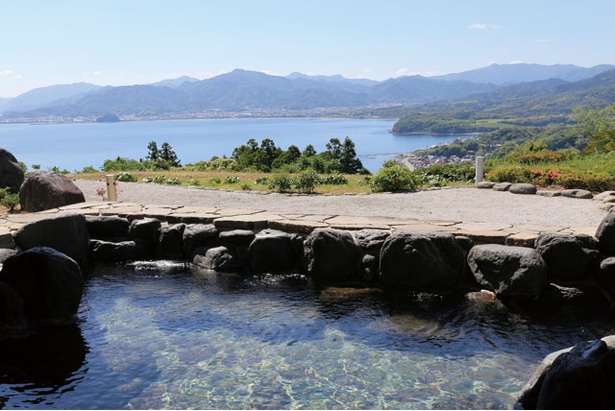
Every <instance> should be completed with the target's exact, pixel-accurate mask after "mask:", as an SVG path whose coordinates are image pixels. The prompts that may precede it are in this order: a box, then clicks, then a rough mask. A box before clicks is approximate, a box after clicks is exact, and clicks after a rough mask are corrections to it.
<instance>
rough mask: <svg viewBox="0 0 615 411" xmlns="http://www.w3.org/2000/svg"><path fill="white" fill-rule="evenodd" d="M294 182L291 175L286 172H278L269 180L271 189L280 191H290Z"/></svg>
mask: <svg viewBox="0 0 615 411" xmlns="http://www.w3.org/2000/svg"><path fill="white" fill-rule="evenodd" d="M293 184H294V181H293V179H292V178H291V177H289V176H287V175H286V174H278V175H276V176H273V177H272V178H271V181H270V182H269V189H270V190H276V191H279V192H280V193H286V192H289V191H290V190H291V188H292V186H293Z"/></svg>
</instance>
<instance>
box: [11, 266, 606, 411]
mask: <svg viewBox="0 0 615 411" xmlns="http://www.w3.org/2000/svg"><path fill="white" fill-rule="evenodd" d="M89 274H90V275H91V277H90V278H89V279H88V285H87V289H86V292H85V294H84V297H83V300H82V305H81V308H80V311H79V321H78V324H77V325H73V326H63V327H54V328H49V329H45V330H39V332H37V333H36V334H33V335H30V336H29V337H28V338H26V339H22V340H19V341H18V342H15V341H10V340H9V341H7V340H5V341H3V342H2V344H3V347H2V349H11V350H13V352H14V353H15V354H14V363H15V364H18V365H19V367H18V369H28V370H29V373H23V374H19V373H18V372H16V371H15V370H12V371H11V372H10V373H9V374H7V373H6V372H0V376H1V377H2V381H1V383H2V384H1V385H0V406H1V407H3V408H31V409H34V408H44V409H54V408H55V409H125V408H132V409H146V408H155V409H162V408H168V409H187V408H199V409H246V408H248V409H249V408H256V409H286V408H292V409H387V408H390V409H417V408H419V409H426V408H439V409H443V408H444V409H446V408H456V409H459V408H461V409H464V408H480V409H487V408H511V407H512V406H513V404H514V402H515V400H516V398H517V395H518V393H519V392H520V390H521V389H522V387H523V385H524V384H525V382H526V381H527V379H528V378H529V377H530V375H531V374H532V373H533V371H534V369H535V367H536V366H537V365H538V364H539V363H540V361H541V360H542V359H543V357H544V356H545V355H546V354H548V353H550V352H552V351H555V350H558V349H560V348H564V347H567V346H570V345H573V344H576V343H577V342H580V341H584V340H589V339H594V338H599V337H602V336H604V335H606V334H608V333H609V331H610V330H611V328H612V326H611V325H610V322H609V317H607V315H606V314H605V315H604V316H596V315H591V316H590V315H587V314H585V315H583V314H580V313H579V314H573V313H574V312H575V310H568V311H560V312H554V311H553V312H550V311H545V310H539V309H536V310H527V309H523V310H522V309H520V308H505V307H502V306H497V305H492V304H485V303H478V302H467V301H460V300H458V301H455V302H442V301H438V300H437V299H435V300H434V299H428V300H424V301H422V302H420V303H418V302H417V303H408V302H396V301H395V299H392V298H390V297H388V296H385V295H383V294H380V293H367V294H361V295H357V296H355V297H354V298H336V297H323V296H322V295H320V293H319V288H318V287H316V286H315V285H314V284H313V283H312V282H311V280H309V279H308V278H306V277H303V276H301V275H285V276H273V275H264V276H258V277H249V278H245V277H239V276H229V275H204V274H203V273H196V272H191V269H190V268H189V267H187V266H184V265H183V264H178V263H170V262H158V263H145V262H144V263H135V264H131V265H129V266H128V267H119V266H115V267H108V266H106V267H105V266H100V267H96V268H94V269H93V270H92V272H91V273H89ZM5 371H6V370H5ZM7 375H10V376H11V377H10V378H11V380H8V381H7V379H8V377H7Z"/></svg>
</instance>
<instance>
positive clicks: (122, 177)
mask: <svg viewBox="0 0 615 411" xmlns="http://www.w3.org/2000/svg"><path fill="white" fill-rule="evenodd" d="M115 181H123V182H128V183H136V182H137V177H135V176H133V175H132V174H130V173H127V172H125V171H122V172H121V173H119V174H118V175H117V176H115Z"/></svg>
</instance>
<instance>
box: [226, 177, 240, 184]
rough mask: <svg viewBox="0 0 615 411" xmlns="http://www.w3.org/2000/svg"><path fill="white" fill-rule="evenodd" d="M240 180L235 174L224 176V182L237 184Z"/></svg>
mask: <svg viewBox="0 0 615 411" xmlns="http://www.w3.org/2000/svg"><path fill="white" fill-rule="evenodd" d="M240 182H241V179H240V178H239V177H237V176H226V177H224V184H238V183H240Z"/></svg>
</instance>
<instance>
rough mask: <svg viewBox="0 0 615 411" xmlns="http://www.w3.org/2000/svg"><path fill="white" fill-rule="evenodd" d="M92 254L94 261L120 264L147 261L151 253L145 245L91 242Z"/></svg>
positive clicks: (120, 242)
mask: <svg viewBox="0 0 615 411" xmlns="http://www.w3.org/2000/svg"><path fill="white" fill-rule="evenodd" d="M90 253H91V259H92V261H99V262H103V263H119V262H125V261H135V260H140V259H146V258H147V257H148V256H149V252H148V250H147V248H146V246H145V245H144V244H143V243H137V242H135V241H132V240H128V241H117V242H111V241H104V240H91V241H90Z"/></svg>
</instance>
